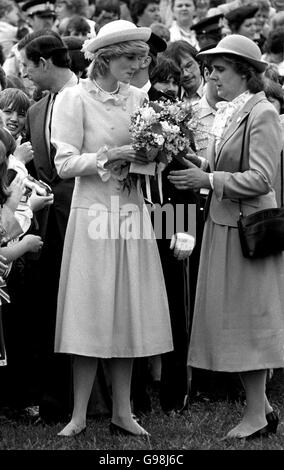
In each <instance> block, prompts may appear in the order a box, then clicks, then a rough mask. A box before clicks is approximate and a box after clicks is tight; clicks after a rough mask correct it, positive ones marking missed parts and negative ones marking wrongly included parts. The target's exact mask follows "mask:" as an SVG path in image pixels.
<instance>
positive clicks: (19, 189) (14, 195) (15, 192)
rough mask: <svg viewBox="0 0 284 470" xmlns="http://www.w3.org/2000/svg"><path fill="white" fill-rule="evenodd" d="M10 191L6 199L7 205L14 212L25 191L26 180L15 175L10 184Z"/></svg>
mask: <svg viewBox="0 0 284 470" xmlns="http://www.w3.org/2000/svg"><path fill="white" fill-rule="evenodd" d="M8 191H9V193H10V194H9V197H8V199H7V201H6V205H7V206H8V207H9V208H10V209H11V211H12V212H15V210H16V209H17V207H18V204H19V202H20V200H21V197H22V195H23V193H24V182H23V180H22V178H21V177H20V176H16V177H15V179H14V180H13V181H12V183H11V184H10V186H8Z"/></svg>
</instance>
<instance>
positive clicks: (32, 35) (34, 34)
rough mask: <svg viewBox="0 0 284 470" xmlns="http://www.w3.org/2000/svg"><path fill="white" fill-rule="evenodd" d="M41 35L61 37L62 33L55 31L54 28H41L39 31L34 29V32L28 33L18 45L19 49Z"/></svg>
mask: <svg viewBox="0 0 284 470" xmlns="http://www.w3.org/2000/svg"><path fill="white" fill-rule="evenodd" d="M40 36H54V37H56V38H59V39H60V35H59V34H58V33H56V31H53V30H52V29H41V30H39V31H34V32H32V33H29V34H26V36H24V37H23V38H22V39H21V40H20V41H19V42H18V45H17V49H18V51H21V50H22V49H24V48H25V47H26V46H27V45H28V44H29V43H30V42H31V41H32V40H33V39H36V38H39V37H40Z"/></svg>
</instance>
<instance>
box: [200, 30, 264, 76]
mask: <svg viewBox="0 0 284 470" xmlns="http://www.w3.org/2000/svg"><path fill="white" fill-rule="evenodd" d="M217 54H218V55H224V54H232V55H235V56H237V57H241V58H243V59H245V60H246V61H247V62H249V63H250V64H251V65H253V67H254V68H255V69H256V70H257V71H258V72H264V70H265V69H266V67H267V65H268V64H267V62H265V61H264V60H261V50H260V49H259V47H258V46H257V45H256V43H255V42H253V41H252V40H251V39H249V38H247V37H245V36H242V35H240V34H229V35H228V36H226V37H224V38H223V39H221V41H220V42H218V44H217V46H216V47H213V49H209V50H205V51H203V52H199V53H198V54H197V57H198V58H201V59H202V57H204V56H208V57H209V56H213V55H217Z"/></svg>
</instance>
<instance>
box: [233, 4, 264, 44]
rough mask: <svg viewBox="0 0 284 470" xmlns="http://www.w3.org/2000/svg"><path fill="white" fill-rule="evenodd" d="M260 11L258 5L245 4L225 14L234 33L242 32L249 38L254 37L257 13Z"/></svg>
mask: <svg viewBox="0 0 284 470" xmlns="http://www.w3.org/2000/svg"><path fill="white" fill-rule="evenodd" d="M257 11H258V6H257V5H253V4H252V5H243V6H241V7H239V8H236V9H235V10H231V11H230V12H229V13H227V14H226V15H225V18H226V20H227V21H228V26H229V28H230V30H231V32H232V33H233V34H241V35H242V36H246V37H247V38H249V39H252V40H253V39H254V36H255V32H256V26H255V18H254V16H255V14H256V12H257Z"/></svg>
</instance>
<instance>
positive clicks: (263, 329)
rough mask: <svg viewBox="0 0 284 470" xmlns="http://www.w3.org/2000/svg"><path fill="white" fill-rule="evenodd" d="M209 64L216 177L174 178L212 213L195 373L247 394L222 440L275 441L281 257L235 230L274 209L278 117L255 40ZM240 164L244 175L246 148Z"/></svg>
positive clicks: (238, 40)
mask: <svg viewBox="0 0 284 470" xmlns="http://www.w3.org/2000/svg"><path fill="white" fill-rule="evenodd" d="M204 56H205V57H207V58H210V61H211V66H212V67H213V71H212V73H211V76H210V77H211V79H212V80H214V81H215V83H216V87H217V90H218V94H219V96H220V97H221V98H223V99H224V100H226V101H225V102H222V103H219V104H217V108H218V110H217V113H216V117H215V121H214V125H213V128H212V133H213V136H214V139H213V141H212V145H211V147H210V148H209V153H208V156H209V162H210V166H211V173H205V172H204V171H202V170H201V169H199V168H197V167H196V166H195V165H193V164H192V163H190V164H189V165H190V166H189V168H188V169H186V170H182V171H177V172H172V175H170V177H169V179H170V181H171V182H172V183H173V184H175V186H176V187H178V188H180V189H187V188H191V189H199V188H208V189H209V190H211V196H210V197H209V204H208V206H207V210H206V214H207V220H206V223H205V229H204V235H203V241H202V249H201V259H200V269H199V276H198V285H197V292H196V302H195V311H194V317H193V327H192V333H191V340H190V346H189V354H188V364H189V365H191V366H192V367H197V368H201V369H208V370H213V371H225V372H239V374H240V378H241V380H242V383H243V386H244V389H245V393H246V407H245V410H244V415H243V418H242V419H241V421H240V423H239V424H238V425H237V426H235V427H234V428H233V429H232V430H231V431H230V432H229V433H228V434H227V436H226V437H228V438H246V437H257V436H264V435H266V434H267V433H269V432H276V429H277V424H278V416H277V415H276V413H275V412H274V411H273V409H272V406H271V405H270V403H269V402H268V400H267V397H266V394H265V384H266V375H267V369H273V368H278V367H283V365H284V350H283V344H284V313H283V312H284V274H283V273H284V264H283V263H284V259H283V254H282V253H278V254H275V255H273V256H272V255H271V256H267V257H266V258H262V259H248V258H245V257H244V256H243V254H242V250H241V245H240V239H239V233H238V230H237V222H238V219H239V212H240V208H239V201H241V204H242V209H243V213H244V215H248V214H251V213H253V212H256V211H258V210H262V209H265V208H269V207H276V205H277V204H276V198H275V191H274V186H275V180H276V175H277V171H278V166H279V162H280V152H281V142H282V137H281V127H280V122H279V116H278V114H277V112H276V110H275V109H274V107H273V106H272V104H271V103H269V102H268V100H267V98H266V97H265V94H264V92H263V91H262V90H263V88H264V84H263V80H262V73H263V72H264V70H265V68H266V65H267V64H266V63H265V62H263V61H262V60H261V51H260V49H259V48H258V46H257V45H256V44H255V43H254V42H253V41H251V40H250V39H248V38H246V37H244V36H240V35H230V36H227V37H225V38H224V39H222V40H221V41H220V42H219V43H218V45H217V46H216V47H215V48H213V49H211V50H208V51H204V52H202V53H200V57H201V58H202V57H204ZM242 148H243V164H242V168H240V158H241V149H242Z"/></svg>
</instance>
